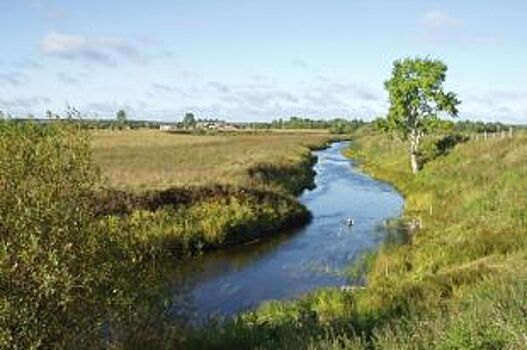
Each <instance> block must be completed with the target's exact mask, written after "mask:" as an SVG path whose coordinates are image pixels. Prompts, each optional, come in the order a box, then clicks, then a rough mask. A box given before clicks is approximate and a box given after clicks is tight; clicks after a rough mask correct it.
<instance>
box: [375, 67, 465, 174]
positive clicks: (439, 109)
mask: <svg viewBox="0 0 527 350" xmlns="http://www.w3.org/2000/svg"><path fill="white" fill-rule="evenodd" d="M446 72H447V66H446V65H445V64H444V63H443V62H442V61H440V60H434V59H429V58H406V59H403V60H397V61H395V62H394V64H393V70H392V76H391V78H390V80H388V81H386V82H385V84H384V86H385V88H386V90H387V91H388V94H389V100H390V109H389V112H388V116H387V118H386V120H384V121H383V123H382V126H383V129H384V130H385V131H387V132H393V133H396V134H397V135H398V136H399V137H400V138H401V139H403V140H404V141H408V143H409V150H408V153H409V156H410V166H411V168H412V172H413V173H414V174H415V173H417V172H419V170H420V169H421V165H422V164H421V162H420V157H419V155H420V150H419V146H420V144H421V141H422V140H423V137H424V136H426V135H427V134H429V133H430V132H432V131H433V130H434V129H435V128H436V127H437V125H438V122H439V117H440V116H442V115H448V116H452V117H457V114H458V109H457V106H458V105H459V104H460V103H461V101H460V100H459V99H458V98H457V96H456V94H455V93H453V92H445V91H444V89H443V83H444V81H445V78H446Z"/></svg>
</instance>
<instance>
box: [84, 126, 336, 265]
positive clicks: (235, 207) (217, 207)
mask: <svg viewBox="0 0 527 350" xmlns="http://www.w3.org/2000/svg"><path fill="white" fill-rule="evenodd" d="M329 140H330V135H329V134H327V133H322V132H319V133H259V134H255V135H252V134H247V133H239V134H238V133H235V134H221V135H216V136H195V135H182V134H171V133H165V132H160V131H153V130H130V131H120V132H96V133H95V134H94V135H93V142H92V144H93V147H94V158H95V161H96V163H97V164H98V165H99V166H100V168H101V169H102V174H103V176H104V177H105V178H106V179H107V183H108V184H109V185H108V186H109V188H110V190H109V191H103V192H102V195H100V196H97V198H96V201H95V202H96V203H98V209H97V210H99V211H100V212H101V213H103V214H105V213H112V214H117V215H119V217H118V220H120V221H121V222H122V224H123V223H124V224H126V225H131V228H130V230H131V231H133V232H136V234H137V235H138V236H140V237H141V238H142V239H144V241H145V244H146V250H147V251H148V252H149V254H151V253H153V252H155V253H156V254H165V253H167V252H168V253H169V254H172V255H174V254H175V255H177V256H181V255H188V254H194V253H196V252H199V251H202V250H207V249H213V248H219V247H225V246H228V245H233V244H240V243H244V242H248V241H252V240H254V239H259V238H262V237H265V236H267V235H269V234H271V233H276V232H280V231H284V230H289V229H292V228H295V227H298V226H300V225H303V224H305V223H306V222H307V221H308V220H309V218H310V214H309V212H308V211H307V209H306V208H305V207H304V206H303V205H302V204H300V203H299V202H298V201H296V199H295V198H294V196H295V195H297V194H299V193H300V192H301V191H302V190H303V189H304V188H310V187H312V186H313V185H314V184H313V180H314V172H313V169H312V167H313V164H314V162H315V161H316V159H315V158H314V157H313V156H312V154H311V151H310V150H311V149H314V148H320V147H323V146H324V145H325V144H326V143H327V142H328V141H329Z"/></svg>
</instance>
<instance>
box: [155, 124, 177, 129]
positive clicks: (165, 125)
mask: <svg viewBox="0 0 527 350" xmlns="http://www.w3.org/2000/svg"><path fill="white" fill-rule="evenodd" d="M176 129H177V127H176V125H169V124H162V125H159V130H161V131H171V130H176Z"/></svg>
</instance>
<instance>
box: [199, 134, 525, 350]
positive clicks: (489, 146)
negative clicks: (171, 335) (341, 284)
mask: <svg viewBox="0 0 527 350" xmlns="http://www.w3.org/2000/svg"><path fill="white" fill-rule="evenodd" d="M355 136H356V137H355V138H354V141H353V148H352V150H351V152H350V153H349V154H350V155H351V156H353V157H355V158H358V159H359V160H360V162H361V166H362V167H363V169H364V170H365V171H366V172H367V173H369V174H372V175H374V176H376V177H378V178H379V179H382V180H385V181H388V182H390V183H393V184H394V185H395V186H396V187H397V188H398V189H400V190H401V191H402V193H403V194H404V195H405V198H406V200H407V202H406V209H405V215H406V216H407V217H420V219H421V220H422V222H423V228H422V229H421V230H419V231H417V232H414V234H413V235H412V237H411V240H410V242H409V244H406V245H398V246H387V247H385V248H383V249H381V250H380V252H379V253H378V254H377V255H376V257H375V258H373V259H372V258H366V259H365V260H364V264H363V265H364V267H365V268H366V269H367V270H368V271H369V272H368V274H367V284H366V286H365V288H351V289H349V290H345V291H342V290H338V289H326V290H321V291H318V292H315V293H312V294H310V295H308V296H306V297H305V298H301V299H300V300H298V301H294V302H272V303H269V304H267V305H265V306H263V307H262V308H260V309H259V310H257V311H256V312H250V313H245V314H242V315H240V316H239V317H238V318H237V319H235V320H233V321H231V322H227V323H226V324H225V325H223V326H220V327H218V328H214V327H211V328H209V329H208V330H206V331H205V332H203V331H200V332H198V334H199V336H194V337H192V336H191V337H190V341H189V344H190V345H191V346H193V347H196V348H199V347H210V348H255V347H260V348H291V349H293V348H310V347H311V348H325V349H326V348H342V347H347V348H401V349H405V348H406V349H420V348H478V349H479V348H504V347H512V348H515V347H516V348H521V347H522V346H524V345H525V337H526V332H525V329H527V324H526V322H525V320H526V317H525V310H526V307H527V305H526V300H527V297H526V294H525V293H526V292H525V291H526V290H527V279H526V278H527V274H526V272H525V271H527V269H526V268H525V267H526V263H527V248H526V247H527V232H526V225H525V223H526V220H525V219H526V218H525V215H526V214H525V210H524V208H525V207H526V205H527V197H525V196H524V195H523V194H524V193H526V192H527V181H525V171H526V168H525V166H526V162H525V159H526V157H527V138H526V137H525V136H523V135H517V136H516V137H515V138H513V139H493V140H485V141H484V140H480V141H470V142H466V143H463V144H458V145H457V146H455V147H454V148H453V149H451V150H450V151H449V153H448V154H446V155H442V156H438V157H437V158H435V159H432V160H430V161H429V162H428V163H427V164H426V165H425V167H424V169H423V171H422V172H421V173H420V174H418V175H417V176H413V175H412V174H411V173H410V171H409V166H408V164H407V162H408V161H407V154H406V149H407V147H406V145H405V144H403V143H401V142H398V141H396V140H390V139H388V138H386V137H385V136H381V135H377V134H375V133H373V132H369V131H364V130H362V132H361V133H358V134H357V135H355Z"/></svg>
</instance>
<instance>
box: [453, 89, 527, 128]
mask: <svg viewBox="0 0 527 350" xmlns="http://www.w3.org/2000/svg"><path fill="white" fill-rule="evenodd" d="M461 99H462V104H461V106H460V116H461V117H462V118H468V119H477V120H485V121H501V122H509V123H523V124H525V123H527V90H489V91H481V92H477V93H473V92H471V93H467V94H466V97H465V98H463V96H461Z"/></svg>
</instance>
